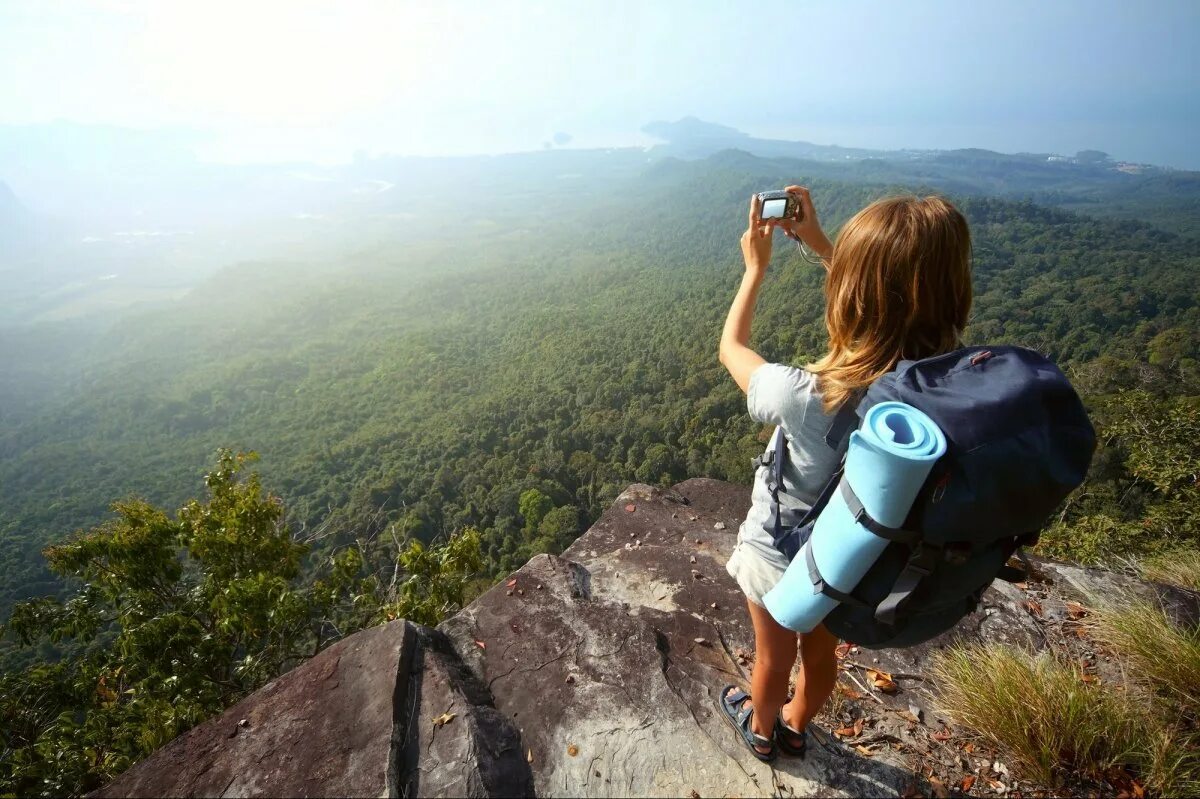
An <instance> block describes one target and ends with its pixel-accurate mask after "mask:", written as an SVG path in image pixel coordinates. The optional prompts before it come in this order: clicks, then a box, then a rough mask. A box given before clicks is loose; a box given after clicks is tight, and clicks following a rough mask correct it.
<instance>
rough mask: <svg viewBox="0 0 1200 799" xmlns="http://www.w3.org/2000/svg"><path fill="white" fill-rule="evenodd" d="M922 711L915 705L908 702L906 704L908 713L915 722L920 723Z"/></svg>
mask: <svg viewBox="0 0 1200 799" xmlns="http://www.w3.org/2000/svg"><path fill="white" fill-rule="evenodd" d="M922 713H923V711H922V710H921V708H919V707H917V706H916V705H912V704H910V705H909V706H908V715H910V716H912V719H913V721H915V722H917V723H918V724H920V723H921V715H922Z"/></svg>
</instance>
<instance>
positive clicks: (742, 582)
mask: <svg viewBox="0 0 1200 799" xmlns="http://www.w3.org/2000/svg"><path fill="white" fill-rule="evenodd" d="M748 521H749V520H747V522H748ZM747 522H742V526H741V527H740V528H739V529H738V541H737V545H736V546H735V547H734V548H733V554H732V555H730V556H729V562H728V563H726V564H725V571H727V572H729V576H730V577H732V578H733V579H734V580H736V581H737V584H738V587H739V588H741V589H742V593H743V594H745V595H746V598H747V599H749V600H750V601H751V602H753V603H754V604H756V605H758V606H759V607H764V605H763V594H765V593H767V592H768V591H770V590H771V589H772V588H774V587H775V583H777V582H779V578H780V577H783V573H784V572H785V571H787V567H788V560H787V558H785V557H784V556H783V553H782V552H780V551H779V550H778V549H776V548H775V545H774V543H773V542H772V541H771V537H770V536H769V535H768V534H767V531H766V530H764V529H762V526H761V525H758V524H753V523H751V524H750V525H749V529H747Z"/></svg>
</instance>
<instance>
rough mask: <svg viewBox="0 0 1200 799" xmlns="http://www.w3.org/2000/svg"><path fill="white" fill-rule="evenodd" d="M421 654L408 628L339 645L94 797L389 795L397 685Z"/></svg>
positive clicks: (400, 625) (373, 632) (390, 628)
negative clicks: (415, 655)
mask: <svg viewBox="0 0 1200 799" xmlns="http://www.w3.org/2000/svg"><path fill="white" fill-rule="evenodd" d="M415 644H416V640H415V630H414V627H413V625H410V624H409V623H408V622H405V621H396V622H392V623H391V624H387V625H384V626H381V627H375V628H372V629H370V630H364V631H362V632H361V633H358V634H357V635H352V636H350V637H349V638H346V639H344V640H342V641H339V642H338V643H336V644H334V645H333V646H331V647H329V648H328V649H326V650H325V651H324V652H322V653H320V654H319V655H318V656H317V657H315V658H313V659H312V660H309V661H308V662H306V663H304V664H302V665H300V666H299V667H297V668H295V669H293V670H292V671H290V672H288V673H287V674H284V675H283V676H282V677H280V678H278V679H277V680H274V681H273V682H271V683H268V684H267V685H266V686H264V687H263V688H261V689H260V690H258V691H256V692H255V693H253V694H251V695H250V696H248V697H246V699H244V700H242V701H241V702H239V703H238V704H236V705H234V706H233V707H231V708H229V709H228V710H227V711H225V712H224V713H222V714H221V715H220V716H217V717H216V718H213V719H210V720H208V721H207V722H205V723H203V724H201V725H199V726H197V727H195V728H193V729H192V730H190V731H188V732H186V733H184V734H183V735H181V736H180V737H179V738H177V739H175V740H174V741H172V742H171V743H170V744H168V745H167V746H165V747H163V748H162V749H159V750H158V751H157V752H155V753H154V754H152V755H151V756H150V757H148V758H146V759H145V760H143V761H142V762H141V763H138V764H137V765H136V766H134V767H133V768H131V769H129V770H128V771H126V772H125V773H124V774H122V775H121V776H120V777H118V778H117V779H116V780H115V781H113V782H111V783H109V784H108V785H107V786H105V787H104V788H102V789H100V790H99V791H97V792H95V793H94V794H93V796H101V797H108V796H384V795H387V793H388V792H389V788H388V779H387V778H388V766H389V762H388V761H389V756H390V751H391V740H392V728H393V724H392V718H393V712H394V707H393V703H394V699H395V697H396V696H397V691H396V686H397V678H398V677H399V676H400V675H402V674H407V672H408V661H409V659H410V658H411V657H412V653H413V649H414V647H415ZM242 719H245V720H246V721H247V722H248V723H247V724H246V725H245V726H241V725H239V723H238V722H239V721H240V720H242Z"/></svg>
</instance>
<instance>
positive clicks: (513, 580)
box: [504, 577, 517, 588]
mask: <svg viewBox="0 0 1200 799" xmlns="http://www.w3.org/2000/svg"><path fill="white" fill-rule="evenodd" d="M516 584H517V578H516V577H514V578H512V579H511V580H509V581H508V582H507V583H505V584H504V587H505V588H512V587H513V586H514V585H516Z"/></svg>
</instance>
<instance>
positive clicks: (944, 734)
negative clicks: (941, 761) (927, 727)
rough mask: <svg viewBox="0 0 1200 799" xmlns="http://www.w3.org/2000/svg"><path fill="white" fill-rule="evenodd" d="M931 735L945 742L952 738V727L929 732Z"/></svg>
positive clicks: (936, 739)
mask: <svg viewBox="0 0 1200 799" xmlns="http://www.w3.org/2000/svg"><path fill="white" fill-rule="evenodd" d="M929 737H930V738H932V739H933V740H935V741H941V742H942V743H945V742H946V741H949V740H950V728H949V727H942V728H941V729H940V730H938V731H937V732H931V733H929Z"/></svg>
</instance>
